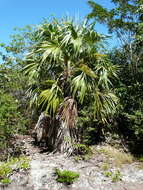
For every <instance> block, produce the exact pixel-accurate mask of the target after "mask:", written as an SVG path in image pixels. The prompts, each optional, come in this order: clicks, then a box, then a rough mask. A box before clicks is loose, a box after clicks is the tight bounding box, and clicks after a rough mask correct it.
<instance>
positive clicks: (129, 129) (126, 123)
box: [88, 0, 143, 152]
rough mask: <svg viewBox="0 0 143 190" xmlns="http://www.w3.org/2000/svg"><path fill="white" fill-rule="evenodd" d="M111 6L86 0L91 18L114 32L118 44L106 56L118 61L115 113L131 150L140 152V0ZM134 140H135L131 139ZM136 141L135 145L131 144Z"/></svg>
mask: <svg viewBox="0 0 143 190" xmlns="http://www.w3.org/2000/svg"><path fill="white" fill-rule="evenodd" d="M111 2H112V3H113V4H114V8H113V9H111V10H107V9H106V8H103V7H102V6H100V5H98V4H96V3H95V2H93V1H88V3H89V5H90V6H91V8H92V12H91V13H90V14H89V15H88V18H95V20H97V21H99V22H100V23H103V24H106V25H107V27H108V29H109V32H111V33H112V34H113V33H114V34H116V36H117V38H118V39H119V40H120V42H121V43H120V47H117V48H116V49H114V50H112V52H111V54H110V56H111V60H113V62H114V63H115V64H118V65H120V74H119V82H118V83H116V87H117V94H118V96H119V97H120V103H121V109H120V112H119V115H118V117H117V120H118V123H119V126H120V130H122V133H123V134H124V136H125V137H126V140H128V141H130V145H131V146H130V147H131V148H132V149H134V151H136V152H137V151H140V152H141V148H140V147H141V146H142V144H143V141H142V134H143V133H142V114H143V98H142V94H141V92H142V89H143V86H142V84H143V69H142V68H143V51H142V50H143V49H142V48H143V28H142V27H143V18H142V17H143V2H142V1H140V0H131V1H128V0H127V1H124V0H116V1H115V0H113V1H111ZM135 141H136V143H135ZM135 145H137V146H138V147H137V146H135Z"/></svg>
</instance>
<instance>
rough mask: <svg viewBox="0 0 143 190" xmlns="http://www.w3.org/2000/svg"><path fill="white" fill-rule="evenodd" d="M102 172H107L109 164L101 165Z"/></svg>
mask: <svg viewBox="0 0 143 190" xmlns="http://www.w3.org/2000/svg"><path fill="white" fill-rule="evenodd" d="M102 170H104V171H106V170H109V164H108V163H104V164H103V165H102Z"/></svg>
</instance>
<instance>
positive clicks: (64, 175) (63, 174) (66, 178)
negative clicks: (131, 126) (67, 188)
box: [56, 169, 79, 185]
mask: <svg viewBox="0 0 143 190" xmlns="http://www.w3.org/2000/svg"><path fill="white" fill-rule="evenodd" d="M56 175H57V181H58V182H60V183H65V184H68V185H69V184H72V183H73V182H74V181H76V180H77V179H78V178H79V174H78V173H76V172H73V171H69V170H63V171H61V170H59V169H56Z"/></svg>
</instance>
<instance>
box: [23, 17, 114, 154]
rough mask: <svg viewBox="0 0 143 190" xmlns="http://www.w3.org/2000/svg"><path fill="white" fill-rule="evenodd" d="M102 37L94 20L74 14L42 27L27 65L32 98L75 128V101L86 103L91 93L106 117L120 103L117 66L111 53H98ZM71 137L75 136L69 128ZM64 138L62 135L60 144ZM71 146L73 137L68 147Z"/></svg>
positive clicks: (97, 114)
mask: <svg viewBox="0 0 143 190" xmlns="http://www.w3.org/2000/svg"><path fill="white" fill-rule="evenodd" d="M102 38H103V37H102V36H101V35H99V34H97V33H96V32H95V31H94V28H93V25H88V23H87V22H86V21H85V22H83V23H75V22H74V21H73V20H70V19H63V20H61V21H57V20H54V21H53V22H52V23H50V24H47V23H46V24H43V25H41V27H39V28H38V30H37V43H36V44H35V45H34V46H33V47H32V48H31V51H30V52H29V54H28V56H27V66H26V67H25V68H24V70H25V72H26V73H28V74H29V79H30V83H31V88H30V90H31V91H30V90H29V91H30V92H31V97H33V98H32V102H36V103H37V104H38V105H40V106H41V105H42V106H43V109H45V110H46V112H47V113H48V114H49V115H51V116H53V117H55V115H56V117H59V118H60V119H59V120H60V123H62V124H63V126H64V129H66V128H67V129H69V128H70V126H72V128H75V126H76V121H77V119H76V118H77V111H75V109H77V106H76V102H79V103H80V105H82V104H84V100H85V98H87V96H90V99H89V103H90V102H91V101H92V103H93V105H94V110H95V117H96V118H97V119H98V120H101V121H102V122H106V118H107V117H108V116H109V115H110V114H111V113H112V112H113V111H114V109H115V105H116V102H117V98H116V96H115V95H114V94H113V93H112V91H111V87H112V83H111V80H110V79H111V78H112V77H115V76H116V68H115V67H114V66H113V65H112V64H111V63H110V62H109V60H108V59H107V56H105V55H102V54H100V53H98V50H99V49H100V46H99V45H100V44H101V40H102ZM69 107H70V108H69ZM71 109H73V110H74V111H73V110H71ZM61 110H62V111H61ZM71 113H72V114H71ZM57 115H58V116H57ZM72 122H73V123H72ZM71 123H72V124H71ZM65 131H67V130H65ZM72 131H73V130H72ZM57 133H58V132H57ZM66 136H67V134H66ZM69 137H70V138H71V139H70V142H71V141H72V132H71V131H70V130H69ZM69 137H68V138H69ZM54 138H56V137H54ZM62 139H63V140H64V139H65V137H64V135H63V137H62ZM62 143H63V141H62V140H61V142H60V147H62V148H61V149H63V146H61V144H62ZM55 144H56V143H55ZM70 144H71V143H70ZM57 146H58V145H57ZM64 146H65V143H64ZM69 146H71V145H69V143H68V145H67V146H66V147H64V151H65V150H69Z"/></svg>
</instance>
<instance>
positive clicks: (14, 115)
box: [0, 92, 27, 160]
mask: <svg viewBox="0 0 143 190" xmlns="http://www.w3.org/2000/svg"><path fill="white" fill-rule="evenodd" d="M26 122H27V121H26V120H24V118H23V117H22V116H21V114H20V112H19V111H18V102H17V101H16V100H14V98H13V97H12V96H11V95H9V94H4V93H2V92H0V152H1V157H0V159H1V160H3V159H5V158H6V157H7V156H6V155H8V154H9V153H10V152H9V148H11V149H12V148H13V147H12V145H13V144H14V134H16V133H20V132H22V133H23V132H24V131H25V130H26V127H25V126H26V125H25V124H26ZM12 142H13V143H12ZM11 152H13V150H12V151H11ZM13 153H14V152H13Z"/></svg>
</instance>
